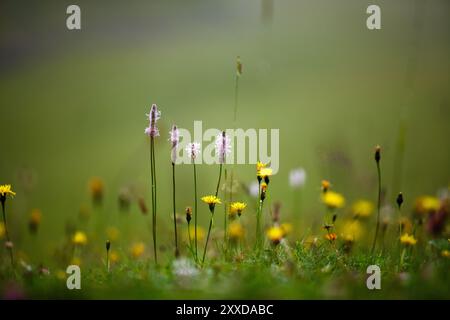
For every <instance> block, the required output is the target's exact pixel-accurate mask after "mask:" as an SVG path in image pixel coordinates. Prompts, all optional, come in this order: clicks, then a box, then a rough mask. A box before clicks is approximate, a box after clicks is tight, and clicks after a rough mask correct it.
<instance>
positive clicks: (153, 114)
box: [144, 104, 161, 137]
mask: <svg viewBox="0 0 450 320" xmlns="http://www.w3.org/2000/svg"><path fill="white" fill-rule="evenodd" d="M146 116H147V117H148V121H149V125H148V127H147V128H145V131H144V132H145V134H146V135H148V136H149V137H157V136H159V130H158V128H157V127H156V122H157V121H158V120H159V118H161V111H159V110H158V106H157V105H156V104H152V108H151V109H150V113H149V114H147V115H146Z"/></svg>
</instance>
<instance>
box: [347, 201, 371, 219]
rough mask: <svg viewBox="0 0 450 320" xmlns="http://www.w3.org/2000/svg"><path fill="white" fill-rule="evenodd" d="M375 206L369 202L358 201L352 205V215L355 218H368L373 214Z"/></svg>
mask: <svg viewBox="0 0 450 320" xmlns="http://www.w3.org/2000/svg"><path fill="white" fill-rule="evenodd" d="M373 208H374V205H373V203H372V202H370V201H368V200H358V201H356V202H355V203H353V205H352V214H353V215H354V216H355V217H361V218H366V217H369V216H370V215H371V214H372V212H373Z"/></svg>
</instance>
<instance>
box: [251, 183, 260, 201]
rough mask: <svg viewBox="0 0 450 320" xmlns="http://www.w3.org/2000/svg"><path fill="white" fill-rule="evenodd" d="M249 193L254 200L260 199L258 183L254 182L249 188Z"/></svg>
mask: <svg viewBox="0 0 450 320" xmlns="http://www.w3.org/2000/svg"><path fill="white" fill-rule="evenodd" d="M248 192H249V193H250V195H251V196H252V197H254V198H257V197H258V193H259V184H258V182H256V181H253V182H252V183H250V185H249V186H248Z"/></svg>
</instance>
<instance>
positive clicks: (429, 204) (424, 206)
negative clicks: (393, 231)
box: [414, 196, 440, 214]
mask: <svg viewBox="0 0 450 320" xmlns="http://www.w3.org/2000/svg"><path fill="white" fill-rule="evenodd" d="M439 207H440V202H439V199H438V198H436V197H433V196H421V197H419V198H417V199H416V203H415V206H414V208H415V211H416V212H417V213H420V214H426V213H430V212H436V211H438V210H439Z"/></svg>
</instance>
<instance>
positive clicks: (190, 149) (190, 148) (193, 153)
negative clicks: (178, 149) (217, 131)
mask: <svg viewBox="0 0 450 320" xmlns="http://www.w3.org/2000/svg"><path fill="white" fill-rule="evenodd" d="M200 147H201V145H200V143H198V142H192V143H189V144H188V145H187V147H186V152H187V153H188V154H189V156H190V157H191V159H192V160H194V159H195V158H197V156H198V155H199V153H200Z"/></svg>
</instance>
